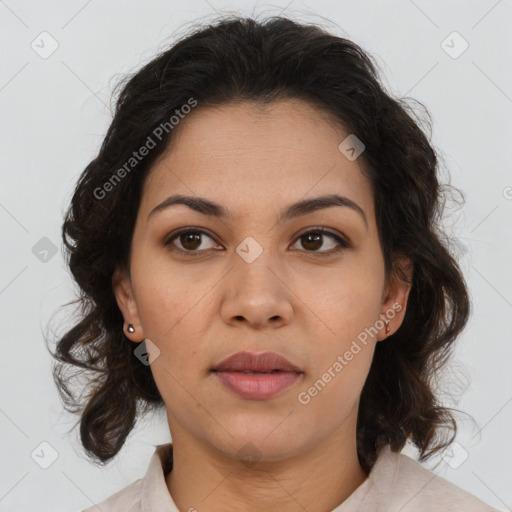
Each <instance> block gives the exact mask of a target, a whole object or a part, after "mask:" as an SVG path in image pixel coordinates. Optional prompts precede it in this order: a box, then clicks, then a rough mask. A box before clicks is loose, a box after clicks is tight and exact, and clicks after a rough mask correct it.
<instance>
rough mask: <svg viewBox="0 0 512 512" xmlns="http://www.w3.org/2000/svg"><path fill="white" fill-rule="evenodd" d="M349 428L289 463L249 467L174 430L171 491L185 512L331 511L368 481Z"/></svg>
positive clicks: (281, 461) (188, 434)
mask: <svg viewBox="0 0 512 512" xmlns="http://www.w3.org/2000/svg"><path fill="white" fill-rule="evenodd" d="M347 423H349V422H347ZM348 430H349V431H350V432H339V433H337V434H333V436H332V437H329V438H327V439H324V440H323V441H322V443H321V444H317V445H315V446H314V447H313V448H311V449H307V450H305V451H301V452H300V453H299V452H297V454H295V455H294V456H292V457H289V458H287V459H285V460H277V461H268V460H265V461H258V462H255V463H252V464H249V463H247V462H243V461H240V460H238V459H234V458H233V457H229V456H227V455H225V454H222V453H221V452H219V451H218V450H217V449H215V448H213V447H212V446H211V445H209V444H206V443H204V442H202V441H201V440H198V439H197V438H194V437H193V436H191V435H190V433H188V432H186V431H182V430H181V429H179V428H173V430H172V439H173V469H172V471H171V472H170V473H168V474H167V475H166V483H167V488H168V489H169V492H170V494H171V496H172V498H173V500H174V502H175V503H176V506H177V507H178V508H179V509H180V510H183V511H187V512H188V511H195V510H196V509H197V510H200V511H201V512H213V511H218V510H244V511H247V512H256V511H260V510H263V509H264V510H266V511H267V512H274V511H279V512H296V511H297V510H317V511H325V512H331V511H332V510H333V509H334V508H336V507H337V506H338V505H340V504H341V503H343V502H344V501H345V500H346V499H347V498H348V497H349V496H350V495H351V494H352V493H353V492H354V491H355V490H356V489H357V488H358V487H359V486H360V485H361V484H362V483H363V482H364V481H365V480H366V478H367V474H366V473H365V472H364V470H363V469H362V468H361V466H360V464H359V460H358V457H357V450H356V442H355V439H356V437H355V424H354V425H353V428H349V429H348ZM341 434H344V435H341ZM347 434H351V435H350V437H347ZM347 439H350V440H351V441H352V442H349V441H348V440H347Z"/></svg>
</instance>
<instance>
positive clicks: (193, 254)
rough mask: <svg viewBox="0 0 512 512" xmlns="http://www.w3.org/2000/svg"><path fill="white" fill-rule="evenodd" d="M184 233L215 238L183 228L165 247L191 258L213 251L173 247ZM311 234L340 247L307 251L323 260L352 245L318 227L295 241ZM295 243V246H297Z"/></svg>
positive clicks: (189, 228)
mask: <svg viewBox="0 0 512 512" xmlns="http://www.w3.org/2000/svg"><path fill="white" fill-rule="evenodd" d="M184 233H188V234H190V233H193V234H202V235H206V236H207V237H209V238H211V239H212V240H214V239H213V237H212V236H210V235H209V234H208V233H207V232H206V231H204V230H203V229H200V228H192V227H188V228H183V229H180V230H179V231H177V232H176V233H173V234H172V236H170V237H167V238H166V239H165V240H164V242H163V245H164V246H165V247H171V246H172V247H171V249H170V250H171V251H173V252H177V253H181V254H185V255H187V256H190V257H193V258H194V257H197V256H201V253H204V252H207V251H209V250H211V249H203V250H201V251H197V250H196V251H191V250H183V249H180V248H179V247H176V246H175V245H173V243H172V242H173V241H174V240H175V239H177V238H178V237H179V236H180V235H183V234H184ZM310 234H321V235H329V236H330V237H332V238H334V239H335V240H336V241H337V242H338V244H339V246H338V247H337V248H335V249H331V250H330V251H321V252H318V251H307V250H305V252H306V253H311V254H315V255H316V256H319V257H321V258H326V257H329V256H333V255H334V254H337V253H339V252H341V251H343V250H344V249H348V248H350V247H351V244H350V242H349V241H348V240H346V239H344V238H342V237H340V236H338V235H336V234H334V233H332V232H331V231H328V230H326V229H325V228H323V227H318V228H313V229H309V230H308V231H305V232H304V233H301V234H300V235H298V236H297V238H296V239H295V243H296V242H297V241H298V240H299V239H301V238H302V237H304V236H306V235H310ZM295 243H294V245H295ZM213 250H216V249H213Z"/></svg>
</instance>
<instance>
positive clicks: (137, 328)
mask: <svg viewBox="0 0 512 512" xmlns="http://www.w3.org/2000/svg"><path fill="white" fill-rule="evenodd" d="M112 291H113V292H114V295H115V297H116V302H117V305H118V307H119V309H120V311H121V314H122V315H123V319H124V325H123V326H122V329H123V331H124V334H125V335H126V337H127V338H128V339H130V340H131V341H133V342H136V343H138V342H140V341H142V340H144V333H143V330H142V326H141V323H140V319H139V313H138V310H137V303H136V302H135V297H134V295H133V291H132V284H131V279H130V277H129V275H128V274H127V272H126V271H125V270H121V269H119V268H116V270H115V271H114V273H113V275H112Z"/></svg>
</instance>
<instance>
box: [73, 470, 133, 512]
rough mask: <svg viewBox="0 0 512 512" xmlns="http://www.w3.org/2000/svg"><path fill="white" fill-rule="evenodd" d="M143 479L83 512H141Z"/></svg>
mask: <svg viewBox="0 0 512 512" xmlns="http://www.w3.org/2000/svg"><path fill="white" fill-rule="evenodd" d="M142 484H143V479H142V478H139V480H136V481H135V482H133V483H132V484H130V485H128V486H127V487H125V488H124V489H121V490H120V491H118V492H116V493H115V494H112V496H110V497H109V498H107V499H106V500H105V501H102V502H101V503H98V504H96V505H93V506H92V507H89V508H86V509H84V510H82V512H97V511H98V510H101V511H102V512H119V511H120V510H122V511H123V512H140V511H142V507H141V490H142Z"/></svg>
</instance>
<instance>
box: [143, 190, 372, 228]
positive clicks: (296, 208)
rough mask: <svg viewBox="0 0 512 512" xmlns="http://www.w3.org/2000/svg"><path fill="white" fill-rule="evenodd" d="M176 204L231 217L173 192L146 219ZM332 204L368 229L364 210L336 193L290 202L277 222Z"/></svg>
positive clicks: (213, 206)
mask: <svg viewBox="0 0 512 512" xmlns="http://www.w3.org/2000/svg"><path fill="white" fill-rule="evenodd" d="M178 204H183V205H185V206H188V207H189V208H191V209H192V210H194V211H196V212H199V213H201V214H203V215H207V216H209V217H217V218H221V219H233V215H232V214H231V212H230V211H229V210H227V209H226V208H225V207H224V206H222V205H220V204H218V203H216V202H214V201H212V200H210V199H206V198H204V197H192V196H185V195H181V194H174V195H172V196H169V197H168V198H167V199H165V200H164V201H162V202H161V203H160V204H159V205H157V206H156V207H155V208H153V209H152V210H151V212H150V213H149V215H148V220H149V218H150V217H151V216H153V215H154V214H156V213H157V212H161V211H163V210H165V209H167V208H169V207H171V206H174V205H178ZM333 206H342V207H346V208H350V209H352V210H353V211H355V212H357V213H358V214H359V215H360V216H361V218H362V219H363V221H364V223H365V225H366V229H368V219H367V218H366V214H365V213H364V210H363V209H362V208H361V207H360V206H359V205H358V204H357V203H355V202H354V201H352V199H349V198H348V197H345V196H340V195H338V194H328V195H323V196H319V197H314V198H312V199H305V200H302V201H298V202H296V203H293V204H290V205H288V206H287V207H286V208H285V209H284V210H283V211H282V212H281V215H280V216H279V218H278V220H277V223H278V224H282V223H283V222H287V221H290V220H292V219H295V218H297V217H302V216H303V215H307V214H309V213H313V212H316V211H318V210H323V209H324V208H331V207H333Z"/></svg>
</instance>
